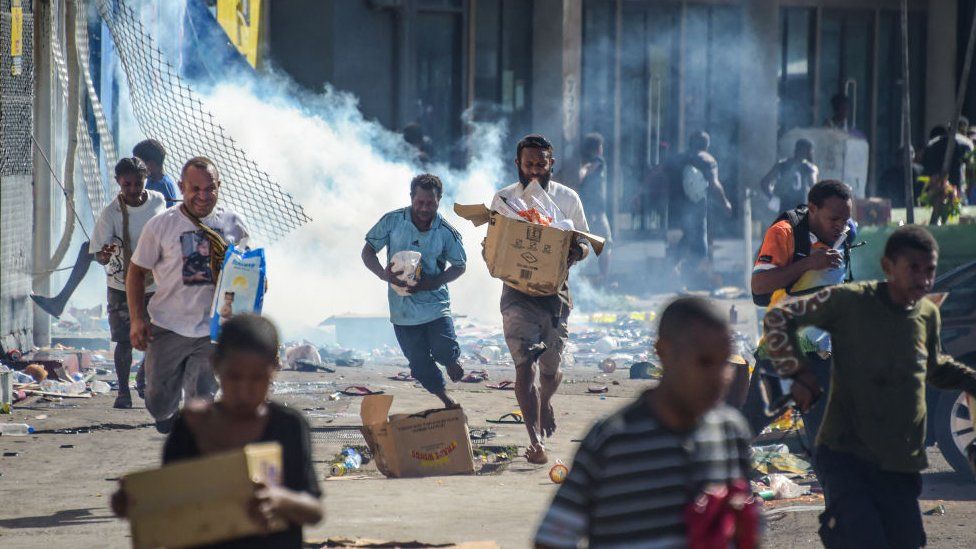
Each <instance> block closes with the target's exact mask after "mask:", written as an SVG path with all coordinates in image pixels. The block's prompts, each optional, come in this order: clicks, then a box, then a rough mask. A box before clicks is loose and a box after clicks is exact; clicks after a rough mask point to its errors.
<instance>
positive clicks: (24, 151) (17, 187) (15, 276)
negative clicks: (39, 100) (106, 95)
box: [0, 0, 34, 352]
mask: <svg viewBox="0 0 976 549" xmlns="http://www.w3.org/2000/svg"><path fill="white" fill-rule="evenodd" d="M31 8H32V5H31V2H30V1H26V2H14V1H13V0H0V350H2V351H3V352H6V351H9V350H12V349H26V348H29V347H30V345H31V344H32V343H33V335H32V325H33V317H32V316H31V309H30V307H29V306H28V303H29V300H28V298H27V296H28V295H29V294H30V291H31V269H32V252H33V247H32V243H33V239H32V235H33V223H32V219H33V217H32V213H33V212H32V210H31V207H32V186H31V175H32V171H33V169H32V162H31V159H32V151H33V149H32V145H31V134H32V132H33V130H34V124H33V120H34V116H33V114H34V13H33V11H32V9H31ZM15 42H16V44H15Z"/></svg>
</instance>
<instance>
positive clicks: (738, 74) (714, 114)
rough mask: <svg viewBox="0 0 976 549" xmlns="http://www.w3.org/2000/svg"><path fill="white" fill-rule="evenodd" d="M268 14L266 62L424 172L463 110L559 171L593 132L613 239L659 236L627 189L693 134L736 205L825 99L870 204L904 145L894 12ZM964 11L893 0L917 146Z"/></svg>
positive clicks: (667, 8)
mask: <svg viewBox="0 0 976 549" xmlns="http://www.w3.org/2000/svg"><path fill="white" fill-rule="evenodd" d="M269 4H270V6H269V7H268V8H267V10H266V13H265V17H266V20H265V21H266V24H267V27H266V28H267V33H266V35H265V40H264V48H263V50H262V51H263V55H264V58H265V59H267V60H269V61H270V62H271V63H273V64H274V65H275V66H277V67H279V68H281V69H283V70H285V71H286V72H287V73H289V74H290V75H291V76H292V77H294V78H295V79H296V80H297V81H298V82H299V83H301V84H302V85H304V86H306V87H308V88H310V89H313V90H316V89H321V87H322V86H324V85H325V84H326V83H329V84H332V85H334V86H335V87H336V88H338V89H342V90H348V91H350V92H352V93H354V94H355V95H356V96H357V97H359V99H360V105H361V108H362V110H363V111H364V113H365V114H366V116H367V117H370V118H375V119H377V120H379V121H380V122H381V123H383V124H384V125H385V126H387V127H389V128H391V129H396V130H399V129H402V128H403V127H404V126H406V125H407V124H410V123H418V124H420V125H421V127H422V128H423V130H424V132H425V133H426V134H427V135H428V136H429V138H430V140H431V142H432V144H433V145H432V147H433V150H434V156H435V158H437V159H440V160H445V161H455V162H457V161H462V160H459V159H461V158H463V151H460V150H458V146H457V143H459V141H460V138H461V137H462V135H463V133H464V127H463V124H462V113H464V112H465V111H466V110H468V109H473V110H472V111H471V112H472V113H474V115H475V116H485V117H493V118H496V119H504V120H505V121H506V122H507V123H508V128H509V141H510V142H511V144H512V145H514V142H515V140H516V139H517V138H518V137H519V136H520V135H522V134H525V133H528V132H530V131H534V132H540V133H543V134H545V135H547V136H548V137H550V138H551V139H552V140H553V141H554V143H555V145H556V148H557V154H558V156H559V157H560V158H562V159H563V160H564V164H566V163H571V162H572V159H573V158H574V155H575V149H576V144H577V143H578V142H579V139H580V136H581V135H584V134H585V133H588V132H592V131H597V132H600V133H601V134H603V136H604V137H605V139H606V156H607V161H608V165H609V166H610V185H611V194H612V196H611V200H612V202H613V214H614V215H613V223H614V226H615V227H616V228H617V229H618V233H621V234H623V235H626V234H628V233H632V234H633V235H634V236H640V235H643V234H653V233H655V232H657V231H659V230H660V228H661V226H662V220H661V219H660V216H659V215H658V213H657V212H656V211H655V210H654V208H653V207H650V208H649V207H648V205H647V204H646V199H645V200H644V201H642V200H641V199H640V198H639V197H640V195H641V190H642V185H644V182H645V181H646V178H647V174H648V172H649V170H651V169H652V168H653V166H654V165H655V164H657V163H658V162H660V161H662V160H663V159H664V158H666V156H667V155H668V154H673V153H674V152H676V151H680V150H683V148H684V144H685V142H686V141H687V137H688V135H690V133H691V132H694V131H698V130H706V131H708V132H709V133H710V135H711V137H712V143H713V145H712V149H713V153H714V155H715V156H716V158H717V159H718V161H719V167H720V168H719V169H720V177H721V179H722V181H723V183H725V184H726V186H727V188H728V189H729V192H730V196H731V197H740V198H741V197H742V196H743V195H744V189H745V187H746V186H750V185H755V184H756V183H757V182H758V181H759V179H760V178H761V177H762V175H763V174H764V173H765V171H766V170H767V169H768V168H769V167H770V166H771V165H772V163H773V162H774V161H775V160H776V158H777V156H778V151H777V138H778V136H781V135H782V134H783V133H784V132H786V131H788V130H790V129H792V128H796V127H810V126H819V125H822V124H823V123H824V121H825V120H826V118H827V117H828V116H829V114H830V99H831V97H832V96H833V95H835V94H838V93H843V94H846V95H848V96H849V97H850V103H851V111H852V112H851V125H852V126H853V127H854V128H855V129H856V130H857V131H858V132H859V133H861V134H863V135H864V136H865V137H866V138H867V140H868V142H869V144H870V151H871V152H870V160H869V165H870V169H869V174H870V175H869V180H871V181H869V183H868V185H867V192H868V194H870V193H871V191H872V190H873V188H874V187H873V179H874V178H876V176H877V174H880V173H882V172H883V171H884V170H885V168H886V167H887V166H889V165H890V164H891V163H892V162H895V161H896V152H897V150H898V149H899V148H900V146H901V139H902V129H901V104H902V100H901V97H902V88H901V86H902V81H903V78H902V68H901V67H902V51H903V47H902V40H901V19H900V15H901V12H900V5H901V2H900V1H899V0H699V1H695V2H690V1H675V0H337V1H334V2H315V1H312V0H308V1H304V2H302V1H296V2H288V3H269ZM974 4H976V1H974V0H911V1H909V2H908V10H909V14H908V37H909V49H908V51H909V67H910V74H909V86H910V92H911V105H912V114H911V128H912V130H911V134H912V135H911V138H912V139H911V140H912V143H913V144H914V146H915V148H916V149H919V148H920V147H922V146H924V144H925V140H926V136H927V135H928V132H929V130H930V129H931V128H932V127H933V126H935V125H937V124H944V123H946V122H947V121H948V120H949V119H950V117H951V111H952V105H953V101H954V97H955V90H956V85H957V83H958V82H957V79H958V74H959V70H960V68H961V64H962V55H963V52H964V47H965V39H966V35H967V34H968V24H969V21H970V19H969V18H970V16H971V13H972V10H973V7H974ZM974 87H976V86H971V87H970V91H969V93H968V94H967V96H968V101H967V102H966V108H965V109H964V113H969V114H970V115H976V90H973V88H974ZM513 175H514V174H513ZM571 178H572V170H567V171H566V173H565V175H564V179H571ZM570 182H571V181H570ZM643 190H644V191H645V193H646V189H643ZM733 202H735V200H733ZM719 221H720V223H728V224H729V227H733V226H735V223H734V222H731V221H722V220H719Z"/></svg>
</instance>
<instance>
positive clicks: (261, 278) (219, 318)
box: [210, 244, 267, 341]
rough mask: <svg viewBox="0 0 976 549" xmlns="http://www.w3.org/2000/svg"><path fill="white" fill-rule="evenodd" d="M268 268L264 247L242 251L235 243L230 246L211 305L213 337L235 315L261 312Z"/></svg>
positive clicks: (225, 255) (211, 330) (214, 337)
mask: <svg viewBox="0 0 976 549" xmlns="http://www.w3.org/2000/svg"><path fill="white" fill-rule="evenodd" d="M266 270H267V265H266V264H265V261H264V250H263V249H257V250H241V249H238V248H237V247H235V246H234V245H233V244H231V245H229V246H228V247H227V252H226V253H225V254H224V265H223V267H222V268H221V270H220V277H219V278H218V279H217V287H216V288H215V289H214V299H213V305H212V306H211V308H210V339H211V340H213V341H217V336H219V335H220V327H221V326H222V325H223V324H224V322H227V321H228V320H229V319H230V318H231V317H232V316H234V315H236V314H239V313H254V314H261V308H262V307H263V306H264V286H265V276H266Z"/></svg>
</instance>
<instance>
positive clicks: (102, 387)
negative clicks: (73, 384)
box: [91, 380, 112, 395]
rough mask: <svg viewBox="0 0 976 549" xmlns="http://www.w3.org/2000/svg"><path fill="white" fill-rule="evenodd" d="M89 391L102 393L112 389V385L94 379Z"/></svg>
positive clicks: (97, 393)
mask: <svg viewBox="0 0 976 549" xmlns="http://www.w3.org/2000/svg"><path fill="white" fill-rule="evenodd" d="M91 391H92V392H93V393H95V394H96V395H104V394H106V393H109V392H111V391H112V386H111V385H109V384H108V383H105V382H104V381H101V380H96V381H93V382H92V384H91Z"/></svg>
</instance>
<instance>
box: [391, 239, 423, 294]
mask: <svg viewBox="0 0 976 549" xmlns="http://www.w3.org/2000/svg"><path fill="white" fill-rule="evenodd" d="M420 258H421V255H420V252H415V251H411V250H404V251H402V252H397V253H395V254H393V257H392V258H390V263H392V264H393V268H392V269H391V270H392V271H393V272H395V273H396V272H399V273H400V276H398V277H397V278H398V279H399V280H400V281H402V282H406V283H407V287H411V286H416V285H417V282H418V281H419V280H420V272H421V263H420ZM390 287H391V288H393V291H394V292H396V293H397V295H400V296H403V297H407V296H408V295H410V292H408V291H407V288H405V287H403V286H396V285H394V284H390Z"/></svg>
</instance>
